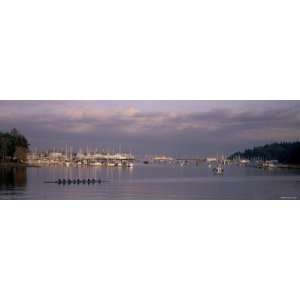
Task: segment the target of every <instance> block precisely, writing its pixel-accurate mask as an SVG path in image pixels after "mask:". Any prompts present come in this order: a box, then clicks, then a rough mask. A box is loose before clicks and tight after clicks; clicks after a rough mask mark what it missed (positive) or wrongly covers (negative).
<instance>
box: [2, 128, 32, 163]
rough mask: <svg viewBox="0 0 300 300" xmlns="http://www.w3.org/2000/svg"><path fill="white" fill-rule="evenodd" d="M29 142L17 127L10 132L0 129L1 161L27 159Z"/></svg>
mask: <svg viewBox="0 0 300 300" xmlns="http://www.w3.org/2000/svg"><path fill="white" fill-rule="evenodd" d="M28 150H29V143H28V141H27V139H26V137H25V136H24V135H22V134H21V133H19V132H18V130H17V129H15V128H14V129H12V130H11V131H10V132H1V131H0V161H2V162H3V161H5V162H6V161H17V162H24V161H26V156H27V152H28Z"/></svg>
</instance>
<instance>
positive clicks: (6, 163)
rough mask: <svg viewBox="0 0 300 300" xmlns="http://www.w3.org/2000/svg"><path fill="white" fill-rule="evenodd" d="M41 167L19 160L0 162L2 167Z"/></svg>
mask: <svg viewBox="0 0 300 300" xmlns="http://www.w3.org/2000/svg"><path fill="white" fill-rule="evenodd" d="M19 167H26V168H40V166H38V165H33V164H27V163H19V162H0V168H19Z"/></svg>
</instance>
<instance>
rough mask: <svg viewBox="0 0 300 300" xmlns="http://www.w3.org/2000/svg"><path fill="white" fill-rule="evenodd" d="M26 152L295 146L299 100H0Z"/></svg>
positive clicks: (6, 126) (4, 126)
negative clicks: (23, 138)
mask: <svg viewBox="0 0 300 300" xmlns="http://www.w3.org/2000/svg"><path fill="white" fill-rule="evenodd" d="M12 128H17V129H18V130H19V131H20V132H21V133H22V134H24V135H25V136H26V138H27V139H28V140H29V143H30V145H31V146H30V148H31V149H36V148H37V149H40V150H46V149H64V148H65V145H66V144H68V145H69V146H73V149H74V150H79V149H80V148H82V149H83V150H85V149H86V147H88V148H89V149H91V150H93V149H95V148H98V149H104V150H106V151H119V150H121V151H126V152H127V151H128V152H129V151H130V152H132V153H135V154H137V155H144V154H152V155H153V154H169V155H173V156H177V157H182V156H189V157H192V156H193V157H195V156H197V157H203V156H209V155H216V154H222V153H223V154H225V155H228V154H231V153H233V152H235V151H240V150H244V149H246V148H252V147H253V146H258V145H264V144H267V143H272V142H280V141H295V140H300V101H185V100H184V101H183V100H181V101H142V100H140V101H70V100H69V101H54V100H53V101H49V100H47V101H41V100H40V101H0V131H2V132H3V131H9V130H11V129H12Z"/></svg>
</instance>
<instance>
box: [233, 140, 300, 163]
mask: <svg viewBox="0 0 300 300" xmlns="http://www.w3.org/2000/svg"><path fill="white" fill-rule="evenodd" d="M239 156H240V157H241V158H245V159H255V158H261V159H264V160H278V161H279V162H280V163H283V164H300V142H292V143H287V142H286V143H285V142H283V143H273V144H270V145H264V146H261V147H254V148H253V149H247V150H245V151H244V152H235V153H233V154H232V155H230V156H229V157H228V158H229V159H233V158H235V157H239Z"/></svg>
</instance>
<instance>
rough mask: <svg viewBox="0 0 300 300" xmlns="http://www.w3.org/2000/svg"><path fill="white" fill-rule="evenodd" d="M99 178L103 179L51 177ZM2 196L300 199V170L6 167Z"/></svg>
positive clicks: (0, 179) (0, 181)
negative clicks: (220, 172) (218, 172)
mask: <svg viewBox="0 0 300 300" xmlns="http://www.w3.org/2000/svg"><path fill="white" fill-rule="evenodd" d="M59 178H65V179H68V178H70V179H81V180H82V179H88V178H90V179H92V178H95V179H99V178H101V179H102V180H105V181H104V182H102V183H101V184H99V183H94V184H73V183H72V184H57V183H45V181H56V180H58V179H59ZM0 199H99V200H101V199H152V200H158V199H253V200H254V199H300V170H283V169H256V168H251V167H241V166H235V165H230V166H225V170H224V174H223V175H222V176H216V175H214V174H213V172H212V170H211V169H210V168H209V167H208V166H207V164H201V165H200V166H184V167H181V166H178V165H159V164H157V165H155V164H149V165H144V164H135V165H134V167H133V168H122V167H120V168H119V167H97V166H94V167H92V166H90V167H62V166H42V167H40V168H34V167H32V168H0Z"/></svg>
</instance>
